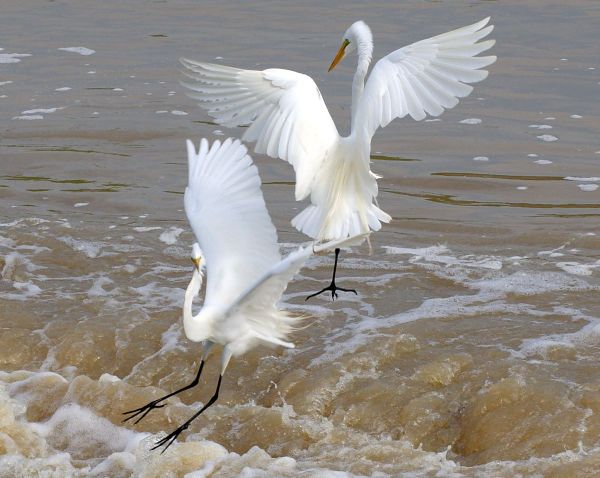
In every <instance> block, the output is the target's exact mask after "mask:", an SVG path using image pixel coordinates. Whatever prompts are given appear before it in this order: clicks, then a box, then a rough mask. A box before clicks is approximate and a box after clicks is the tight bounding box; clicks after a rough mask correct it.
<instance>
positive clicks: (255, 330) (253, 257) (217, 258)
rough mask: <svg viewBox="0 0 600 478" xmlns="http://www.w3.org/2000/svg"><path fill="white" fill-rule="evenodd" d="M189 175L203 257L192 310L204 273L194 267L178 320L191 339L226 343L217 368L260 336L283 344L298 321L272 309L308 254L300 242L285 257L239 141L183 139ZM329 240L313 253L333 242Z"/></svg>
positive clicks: (190, 209)
mask: <svg viewBox="0 0 600 478" xmlns="http://www.w3.org/2000/svg"><path fill="white" fill-rule="evenodd" d="M187 149H188V163H189V178H188V187H187V188H186V190H185V198H184V204H185V212H186V215H187V217H188V220H189V222H190V225H191V226H192V229H193V231H194V235H195V236H196V238H197V239H198V243H199V245H200V248H201V249H202V252H203V256H204V260H205V262H206V271H207V285H206V294H205V298H204V304H203V307H202V309H201V310H200V312H199V313H198V314H197V315H195V316H194V315H193V314H192V300H193V298H194V297H195V296H196V295H197V294H198V291H199V290H200V287H201V282H202V274H201V272H200V270H196V271H195V272H194V276H193V277H192V281H191V282H190V285H189V286H188V289H187V290H186V296H185V302H184V310H183V321H184V328H185V333H186V336H187V337H188V338H189V339H190V340H192V341H196V342H199V341H205V342H206V341H208V342H210V343H220V344H222V345H225V349H224V351H223V364H224V365H223V371H224V367H226V365H227V362H228V361H229V357H231V355H239V354H241V353H244V352H245V351H246V350H248V349H249V348H250V347H252V345H254V344H255V343H256V342H257V341H258V340H262V341H266V342H271V343H274V344H278V345H283V346H285V347H293V346H294V345H293V344H292V343H290V342H287V341H286V339H287V336H288V334H289V332H290V331H291V330H293V325H294V323H295V322H296V321H297V320H298V319H297V318H295V317H292V316H290V315H289V314H287V313H286V312H285V311H282V310H280V309H279V308H278V307H277V302H278V301H279V299H280V298H281V295H282V294H283V292H284V291H285V289H286V287H287V284H288V282H289V281H290V280H291V279H292V278H293V277H294V275H295V274H296V273H297V272H298V271H299V270H300V268H301V267H302V266H303V265H304V263H305V262H306V260H307V259H308V258H309V257H310V256H311V255H312V254H313V248H312V247H300V248H298V249H297V250H296V251H294V252H292V253H291V254H289V255H288V256H287V257H286V258H284V259H283V260H282V259H281V256H280V254H279V246H278V244H277V234H276V232H275V227H274V226H273V223H272V222H271V219H270V217H269V214H268V212H267V209H266V206H265V201H264V199H263V195H262V192H261V190H260V184H261V183H260V178H259V176H258V170H257V168H256V166H255V165H254V164H252V160H251V159H250V157H249V156H248V155H247V150H246V147H245V146H244V145H242V144H241V143H240V142H239V141H238V140H235V141H234V140H232V139H227V140H226V141H224V142H223V143H222V144H221V143H220V142H219V141H215V142H214V143H213V145H212V147H211V148H210V149H209V146H208V142H207V141H206V140H205V139H202V141H201V142H200V150H199V152H196V150H195V147H194V145H193V144H192V142H191V141H189V140H188V141H187ZM341 242H347V241H334V242H331V243H328V244H324V245H321V246H318V247H317V248H315V249H314V250H315V251H316V252H318V251H321V250H325V249H329V248H332V247H337V246H338V245H339V244H340V243H341Z"/></svg>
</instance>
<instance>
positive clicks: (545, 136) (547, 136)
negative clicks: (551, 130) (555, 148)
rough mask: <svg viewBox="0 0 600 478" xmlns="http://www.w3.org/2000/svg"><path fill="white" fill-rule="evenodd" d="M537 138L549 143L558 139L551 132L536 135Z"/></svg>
mask: <svg viewBox="0 0 600 478" xmlns="http://www.w3.org/2000/svg"><path fill="white" fill-rule="evenodd" d="M537 138H538V139H541V140H542V141H546V142H550V143H551V142H553V141H558V138H557V137H556V136H553V135H551V134H542V135H540V136H538V137H537Z"/></svg>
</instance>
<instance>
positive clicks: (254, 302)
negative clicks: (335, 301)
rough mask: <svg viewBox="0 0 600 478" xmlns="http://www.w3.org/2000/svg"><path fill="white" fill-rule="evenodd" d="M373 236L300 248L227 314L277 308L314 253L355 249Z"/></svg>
mask: <svg viewBox="0 0 600 478" xmlns="http://www.w3.org/2000/svg"><path fill="white" fill-rule="evenodd" d="M369 234H370V233H363V234H357V235H354V236H351V237H347V238H344V239H335V240H333V241H329V242H326V243H323V244H318V245H314V244H313V245H312V246H307V247H299V248H298V249H296V250H295V251H293V252H290V253H289V254H288V255H287V256H286V257H284V258H283V259H282V260H280V261H279V262H278V263H276V264H273V265H272V266H271V268H270V269H269V270H267V271H265V272H264V274H262V275H261V276H260V277H259V278H258V279H257V280H256V282H254V283H253V284H251V285H250V286H249V287H248V288H247V289H246V290H245V291H244V292H242V294H240V296H239V298H238V299H237V300H236V301H235V302H233V303H232V304H231V305H230V307H229V310H228V311H227V312H225V314H230V313H232V312H233V311H235V310H236V309H238V308H240V307H244V306H246V305H251V306H252V307H259V308H267V307H273V306H275V305H276V304H277V302H278V301H279V299H280V298H281V295H282V294H283V293H284V292H285V289H286V288H287V285H288V283H289V282H290V281H291V280H292V279H293V278H294V276H295V275H296V274H297V273H298V272H299V271H300V269H302V267H303V266H304V263H305V262H306V260H307V259H308V258H309V257H310V256H312V255H313V254H314V253H319V252H323V251H329V250H331V249H335V248H337V247H340V248H341V247H345V246H354V245H357V244H360V243H361V242H362V241H364V240H365V238H366V237H367V236H368V235H369Z"/></svg>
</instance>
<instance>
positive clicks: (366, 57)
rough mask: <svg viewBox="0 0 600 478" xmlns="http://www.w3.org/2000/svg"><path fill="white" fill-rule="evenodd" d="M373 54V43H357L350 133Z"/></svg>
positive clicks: (353, 126) (353, 125)
mask: <svg viewBox="0 0 600 478" xmlns="http://www.w3.org/2000/svg"><path fill="white" fill-rule="evenodd" d="M372 54H373V43H372V42H370V41H361V40H359V42H358V47H357V55H358V63H357V65H356V73H354V79H353V80H352V131H354V128H355V123H356V110H357V109H358V103H359V102H360V99H361V98H362V94H363V91H364V89H365V78H366V76H367V71H368V70H369V65H370V64H371V55H372Z"/></svg>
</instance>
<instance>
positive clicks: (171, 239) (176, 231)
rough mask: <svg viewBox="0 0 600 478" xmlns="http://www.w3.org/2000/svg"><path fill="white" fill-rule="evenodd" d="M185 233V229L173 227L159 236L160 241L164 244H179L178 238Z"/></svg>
mask: <svg viewBox="0 0 600 478" xmlns="http://www.w3.org/2000/svg"><path fill="white" fill-rule="evenodd" d="M182 232H183V229H181V228H180V227H176V226H171V227H170V228H169V229H168V230H167V231H164V232H163V233H161V235H160V236H159V240H161V241H162V242H164V243H165V244H168V245H172V244H175V243H176V242H177V238H178V237H179V235H180V234H181V233H182Z"/></svg>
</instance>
